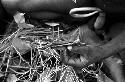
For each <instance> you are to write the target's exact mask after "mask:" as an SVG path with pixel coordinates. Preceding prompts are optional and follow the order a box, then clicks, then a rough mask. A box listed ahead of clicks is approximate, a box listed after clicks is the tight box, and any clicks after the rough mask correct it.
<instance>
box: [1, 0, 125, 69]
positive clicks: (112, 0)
mask: <svg viewBox="0 0 125 82" xmlns="http://www.w3.org/2000/svg"><path fill="white" fill-rule="evenodd" d="M1 2H2V4H3V6H4V8H5V9H6V11H7V12H9V13H10V14H12V15H14V14H15V12H16V11H19V12H24V13H27V14H29V16H31V17H32V18H36V19H38V18H40V19H47V20H48V19H55V18H68V20H69V19H70V20H73V17H71V16H70V15H69V11H70V9H72V8H75V7H83V6H91V3H92V2H94V4H93V5H95V6H97V7H99V8H101V9H102V10H103V11H104V12H106V14H109V16H112V15H113V16H116V14H118V15H119V14H120V15H124V13H125V4H124V3H125V1H124V0H95V1H94V0H93V1H92V0H77V4H75V3H74V2H73V1H72V0H37V1H36V0H35V1H34V0H1ZM62 4H63V5H62ZM64 4H65V5H64ZM32 5H33V6H32ZM0 16H1V17H2V15H0ZM75 20H76V19H75ZM78 20H79V19H78ZM82 20H86V19H82ZM124 36H125V31H124V32H123V33H121V34H119V35H118V36H117V37H115V38H113V39H112V40H111V41H110V42H107V43H106V44H105V45H101V46H94V45H90V46H81V47H73V49H72V51H73V52H75V53H79V54H80V56H81V57H83V58H84V59H83V60H82V62H81V60H80V59H77V60H78V62H77V61H76V59H75V58H70V57H68V56H66V57H65V56H62V58H63V61H62V62H64V63H66V64H68V65H73V66H76V67H85V66H88V65H89V64H91V63H94V62H97V61H100V60H102V59H105V58H107V57H109V56H112V55H114V53H117V52H119V51H121V50H122V49H124V48H125V45H123V44H125V39H124ZM116 44H117V45H116ZM83 53H84V54H83ZM85 53H86V54H85ZM74 60H75V61H74ZM79 61H80V62H79Z"/></svg>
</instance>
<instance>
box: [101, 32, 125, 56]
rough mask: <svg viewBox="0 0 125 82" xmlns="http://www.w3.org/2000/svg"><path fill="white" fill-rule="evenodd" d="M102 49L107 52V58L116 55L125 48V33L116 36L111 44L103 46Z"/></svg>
mask: <svg viewBox="0 0 125 82" xmlns="http://www.w3.org/2000/svg"><path fill="white" fill-rule="evenodd" d="M102 48H103V49H104V51H105V53H106V54H105V55H104V58H105V57H109V56H111V55H113V54H114V53H117V52H119V51H121V50H123V49H124V48H125V31H123V32H122V33H121V34H119V35H118V36H116V37H115V38H114V39H112V40H111V41H110V42H108V43H106V44H105V45H103V46H102Z"/></svg>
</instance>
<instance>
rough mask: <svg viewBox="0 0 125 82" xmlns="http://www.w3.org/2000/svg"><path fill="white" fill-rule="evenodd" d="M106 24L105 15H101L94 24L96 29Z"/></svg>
mask: <svg viewBox="0 0 125 82" xmlns="http://www.w3.org/2000/svg"><path fill="white" fill-rule="evenodd" d="M104 23H105V13H100V14H99V16H98V17H97V19H96V21H95V24H94V27H95V29H100V28H102V27H103V25H104Z"/></svg>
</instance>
